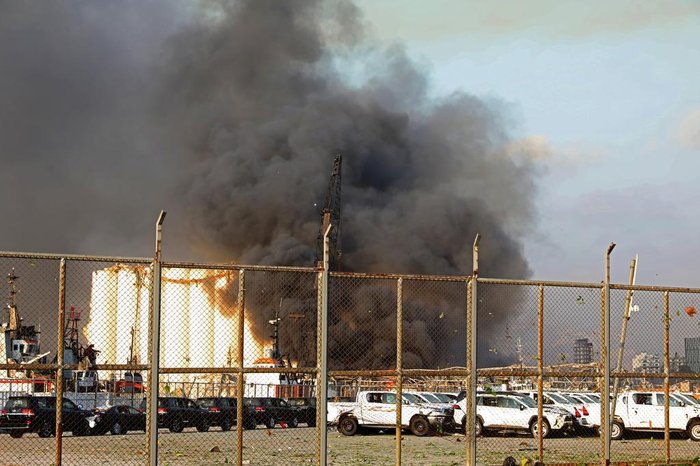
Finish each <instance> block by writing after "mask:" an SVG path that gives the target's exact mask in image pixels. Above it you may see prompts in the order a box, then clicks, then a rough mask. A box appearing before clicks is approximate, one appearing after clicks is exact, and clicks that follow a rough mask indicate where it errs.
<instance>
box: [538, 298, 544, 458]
mask: <svg viewBox="0 0 700 466" xmlns="http://www.w3.org/2000/svg"><path fill="white" fill-rule="evenodd" d="M543 373H544V286H542V285H540V286H539V287H538V290H537V432H539V433H540V434H539V435H538V436H537V459H538V460H539V461H540V462H543V461H544V460H543V458H542V456H543V455H544V453H543V451H544V446H543V442H542V434H541V432H542V416H543V415H544V412H543V410H544V408H543V406H542V403H543V393H542V391H543V387H542V384H543V377H542V374H543Z"/></svg>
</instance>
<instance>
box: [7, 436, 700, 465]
mask: <svg viewBox="0 0 700 466" xmlns="http://www.w3.org/2000/svg"><path fill="white" fill-rule="evenodd" d="M55 442H56V439H53V438H51V439H42V438H39V437H37V436H36V435H34V434H32V435H27V436H25V437H23V438H21V439H13V438H10V437H9V435H6V434H2V435H0V445H1V447H0V464H2V465H8V466H10V465H11V466H14V465H52V464H54V455H55V453H54V452H55ZM395 445H396V440H395V437H394V435H393V433H386V434H384V433H377V434H373V435H357V436H354V437H344V436H341V435H339V434H338V433H337V432H336V431H335V430H329V432H328V448H329V455H328V456H329V462H330V463H331V464H342V465H381V464H394V458H395ZM600 445H601V444H600V439H599V438H598V437H583V438H552V439H546V440H545V441H544V454H545V460H546V461H547V463H548V464H551V463H554V462H570V463H574V464H576V463H582V462H589V461H591V462H592V461H596V460H597V458H598V452H599V451H600ZM63 449H64V453H63V464H64V465H90V466H92V465H111V464H114V465H132V464H134V465H136V464H144V462H145V458H146V457H145V452H146V437H145V435H143V434H136V433H130V434H128V435H122V436H112V435H106V436H101V437H70V436H67V437H65V438H64V439H63ZM465 449H466V445H465V442H464V436H462V435H448V436H441V437H437V436H435V437H421V438H419V437H414V436H412V435H405V436H403V440H402V460H403V461H402V463H403V464H407V465H419V466H427V465H458V464H464V463H465V459H464V458H465ZM477 449H478V459H479V464H483V465H500V464H502V463H503V459H504V458H505V457H506V456H509V455H512V456H514V457H515V458H517V459H522V458H524V457H530V458H534V457H536V455H537V442H536V440H534V439H532V438H529V437H525V436H513V435H511V436H501V437H486V438H479V439H478V443H477ZM671 452H672V458H673V459H674V460H690V459H692V458H694V457H697V456H700V444H699V443H695V442H690V441H689V440H684V439H672V441H671ZM243 455H244V456H243V459H244V461H243V462H244V464H247V465H278V464H279V465H296V464H315V462H316V461H315V455H316V431H315V430H314V429H309V428H299V429H280V428H276V429H273V430H267V429H257V430H255V431H245V432H244V450H243ZM663 457H664V444H663V436H660V437H659V436H655V437H654V438H650V437H648V436H647V437H646V438H637V439H632V440H622V441H618V442H613V460H617V461H622V460H625V461H644V462H646V461H650V460H651V461H654V460H656V461H662V460H663ZM159 460H160V461H159V463H160V464H162V465H173V466H174V465H221V464H235V461H236V432H235V430H234V431H231V432H220V431H219V430H218V429H213V430H212V431H211V432H208V433H199V432H196V431H189V430H186V431H185V432H183V433H181V434H172V433H170V432H167V431H161V433H160V439H159Z"/></svg>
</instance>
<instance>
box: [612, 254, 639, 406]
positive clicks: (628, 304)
mask: <svg viewBox="0 0 700 466" xmlns="http://www.w3.org/2000/svg"><path fill="white" fill-rule="evenodd" d="M636 276H637V258H634V259H632V261H630V275H629V284H630V285H634V283H635V278H636ZM633 295H634V290H633V289H632V288H629V289H628V290H627V294H626V296H625V315H624V317H623V318H622V330H620V346H619V348H618V351H617V364H615V372H620V371H621V370H622V358H623V355H624V352H625V339H626V337H627V324H628V322H629V320H630V315H631V312H632V296H633ZM619 386H620V377H619V375H618V376H616V377H615V380H613V392H612V396H613V399H612V408H611V409H610V412H611V413H613V419H614V417H615V409H616V408H617V392H618V389H619Z"/></svg>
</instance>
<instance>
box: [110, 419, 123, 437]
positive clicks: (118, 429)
mask: <svg viewBox="0 0 700 466" xmlns="http://www.w3.org/2000/svg"><path fill="white" fill-rule="evenodd" d="M109 431H110V432H111V433H112V435H123V434H125V433H126V432H125V430H124V427H122V425H121V424H120V423H119V422H118V421H117V422H115V423H114V424H113V425H112V427H111V428H110V429H109Z"/></svg>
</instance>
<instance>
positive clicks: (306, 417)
mask: <svg viewBox="0 0 700 466" xmlns="http://www.w3.org/2000/svg"><path fill="white" fill-rule="evenodd" d="M287 403H288V404H289V405H290V406H294V407H295V408H298V410H299V422H304V423H306V425H307V426H309V427H316V398H288V399H287Z"/></svg>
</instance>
